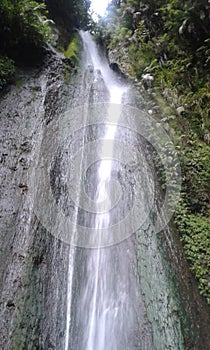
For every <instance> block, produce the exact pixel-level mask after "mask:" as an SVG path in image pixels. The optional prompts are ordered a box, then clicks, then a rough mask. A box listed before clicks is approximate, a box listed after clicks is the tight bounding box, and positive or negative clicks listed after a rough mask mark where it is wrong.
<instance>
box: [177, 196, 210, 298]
mask: <svg viewBox="0 0 210 350" xmlns="http://www.w3.org/2000/svg"><path fill="white" fill-rule="evenodd" d="M175 223H176V225H177V227H178V229H179V232H180V234H181V240H182V242H183V244H184V250H185V253H186V257H187V259H188V260H189V262H190V268H191V271H192V272H193V273H194V274H195V276H196V278H197V279H198V282H199V288H200V290H201V294H202V295H203V296H204V297H206V299H207V302H208V303H209V304H210V235H209V232H210V222H209V219H207V218H203V217H199V216H197V215H194V214H191V213H190V211H189V208H188V207H187V206H186V204H185V201H182V202H181V203H180V205H179V207H178V208H177V210H176V215H175Z"/></svg>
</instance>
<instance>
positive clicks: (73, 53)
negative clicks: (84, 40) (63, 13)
mask: <svg viewBox="0 0 210 350" xmlns="http://www.w3.org/2000/svg"><path fill="white" fill-rule="evenodd" d="M78 53H79V37H78V34H76V35H75V36H74V37H73V39H72V40H71V42H70V43H69V45H68V47H67V50H66V51H65V53H64V55H65V57H66V58H68V59H69V60H70V61H71V63H72V64H74V65H75V64H76V63H77V61H78Z"/></svg>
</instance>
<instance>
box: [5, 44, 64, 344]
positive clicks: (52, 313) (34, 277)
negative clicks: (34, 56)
mask: <svg viewBox="0 0 210 350" xmlns="http://www.w3.org/2000/svg"><path fill="white" fill-rule="evenodd" d="M68 69H69V67H68V63H67V62H65V59H64V57H63V56H62V55H58V54H57V53H55V52H54V51H53V50H52V49H48V52H47V55H46V57H45V63H44V65H43V66H39V67H37V68H33V69H32V68H31V69H30V68H28V69H26V70H23V69H22V70H19V72H18V73H17V77H16V84H15V85H13V86H11V87H10V88H9V91H8V92H7V93H5V94H4V95H3V97H2V99H1V101H0V140H1V141H0V143H1V145H0V177H1V186H0V227H1V238H0V250H1V252H0V256H1V258H0V259H1V263H0V296H1V299H0V300H1V301H0V329H1V332H0V348H1V349H4V350H12V349H13V350H17V349H18V350H20V349H39V350H41V349H52V350H53V349H58V348H59V349H61V348H62V347H63V345H62V344H63V341H64V336H63V334H64V330H65V313H64V314H63V312H62V310H65V303H66V283H67V282H66V273H67V272H66V270H67V267H68V246H67V245H65V244H63V243H62V242H60V241H59V240H56V239H55V238H54V237H53V236H51V235H50V233H48V232H47V231H46V230H45V229H44V227H42V225H41V224H40V222H39V220H38V219H37V217H36V215H35V214H34V212H33V204H34V203H33V195H34V196H35V195H36V189H35V188H34V193H33V191H32V192H31V191H30V192H29V191H28V189H29V183H30V178H31V174H32V170H33V169H32V163H33V160H34V157H35V155H36V154H38V153H39V149H40V144H41V140H42V133H43V130H44V127H45V125H46V124H48V123H50V121H51V120H53V119H54V118H57V116H58V115H59V113H62V112H63V111H64V110H65V108H66V103H67V100H68V98H67V95H68V87H67V85H66V83H65V80H66V78H67V75H68V74H70V73H69V71H68ZM61 313H62V317H60V315H61Z"/></svg>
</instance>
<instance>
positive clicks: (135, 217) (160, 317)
mask: <svg viewBox="0 0 210 350" xmlns="http://www.w3.org/2000/svg"><path fill="white" fill-rule="evenodd" d="M80 35H81V38H82V42H83V59H82V60H81V71H80V73H78V75H77V79H78V81H77V84H74V85H76V88H75V86H74V95H73V99H71V101H70V105H69V108H70V112H69V113H68V114H67V118H66V117H65V118H66V119H65V118H64V120H65V122H66V123H67V126H68V127H66V124H65V123H64V122H62V123H63V125H64V126H65V127H62V128H61V131H62V137H61V138H62V140H63V139H65V138H64V137H63V134H65V132H67V133H68V132H70V133H71V135H73V136H71V137H70V141H69V142H66V145H65V146H64V147H63V146H62V147H63V151H62V152H63V156H62V157H63V158H62V157H61V156H60V153H58V154H59V156H58V157H57V159H58V163H59V164H60V165H59V166H58V165H56V162H55V165H56V166H55V169H54V170H53V171H54V173H56V169H57V168H59V169H61V170H62V173H63V174H64V175H62V174H61V175H60V173H59V174H58V178H59V179H58V181H57V180H54V182H53V183H52V188H56V187H59V186H60V187H59V191H57V192H55V193H54V195H55V196H57V193H60V195H59V196H58V198H59V205H60V207H61V208H62V209H63V212H64V214H65V216H66V217H68V218H69V217H70V218H71V219H73V222H74V223H75V225H73V226H72V225H71V230H69V232H70V237H68V238H67V236H68V235H67V236H65V235H64V240H66V241H67V242H68V243H72V244H71V245H70V255H69V272H68V290H67V308H66V329H65V345H64V349H65V350H153V349H157V350H170V349H174V350H185V349H186V342H189V339H190V337H191V335H189V332H190V330H189V329H188V328H187V324H188V323H187V322H188V321H187V317H188V316H187V315H186V313H185V311H184V308H183V305H182V299H181V296H180V293H179V291H178V289H177V283H180V284H181V283H183V281H179V282H178V279H179V276H178V275H179V274H178V275H176V274H175V272H174V271H175V270H176V269H177V267H176V266H175V268H174V269H173V268H172V265H171V263H170V262H169V261H168V260H167V259H168V258H167V256H168V255H167V254H168V250H169V251H170V253H169V256H170V258H171V257H172V260H174V261H176V265H177V266H178V265H179V263H178V262H177V256H178V253H177V251H176V244H175V243H174V239H173V235H172V234H171V231H170V230H169V229H168V228H165V229H163V226H164V225H163V222H168V221H169V220H170V217H169V218H168V217H167V215H169V214H170V210H168V208H167V207H166V206H165V207H164V205H165V203H167V201H164V200H162V193H161V192H160V191H159V190H158V186H156V184H157V181H156V175H154V164H153V165H151V164H152V161H151V145H153V146H154V149H155V151H156V154H158V155H159V156H160V155H161V157H160V158H161V161H162V162H163V164H164V166H165V168H166V169H167V166H168V169H170V166H171V164H172V165H173V166H172V168H171V169H170V171H168V173H167V172H166V180H167V181H169V184H170V178H172V180H173V179H174V178H175V177H176V178H178V175H176V171H177V170H176V169H177V168H178V167H177V164H176V163H173V162H172V163H171V159H172V160H173V157H172V158H171V157H168V156H167V152H168V151H169V148H170V146H169V145H170V142H169V139H168V135H167V134H166V133H165V131H164V132H161V131H160V130H161V128H160V124H159V123H157V124H155V126H154V125H153V121H152V120H150V119H149V116H148V115H146V116H145V115H144V114H143V115H142V113H139V110H137V109H135V108H132V107H131V105H134V106H135V99H134V100H132V91H131V89H130V87H129V86H128V85H126V84H125V83H124V82H122V80H121V78H119V77H117V75H116V74H115V73H114V72H113V71H112V70H111V69H110V68H109V65H108V63H107V61H106V59H105V58H104V56H103V55H102V54H100V52H99V51H98V49H97V46H96V44H95V43H94V41H93V40H92V38H91V35H90V34H89V33H86V32H81V33H80ZM78 106H79V107H78ZM78 120H79V121H78ZM51 128H52V127H51ZM69 129H70V131H69ZM72 130H74V131H72ZM52 135H54V134H52ZM141 135H143V136H141ZM145 140H149V142H148V143H147V142H146V141H145ZM148 144H149V146H148ZM166 144H167V147H169V148H167V149H166V151H165V145H166ZM79 150H81V153H79V156H78V155H77V153H78V152H79ZM86 151H87V152H86ZM172 151H173V150H172ZM56 152H57V151H56ZM165 152H166V153H165ZM172 153H173V152H171V154H172ZM69 154H70V155H71V162H69V158H68V156H69ZM75 159H76V160H77V161H76V162H75V164H76V165H73V164H72V163H73V161H74V160H75ZM167 159H169V163H168V164H167ZM69 167H70V170H68V168H69ZM174 169H175V170H174ZM174 171H175V173H174ZM65 173H67V175H65ZM72 174H73V176H75V178H76V179H75V180H74V181H73V180H72V177H71V176H72ZM66 179H67V180H68V179H70V180H71V181H70V191H69V192H70V195H71V196H73V200H71V199H70V200H69V199H68V196H67V195H68V188H69V187H68V186H66ZM56 181H57V182H56ZM72 181H73V185H71V182H72ZM58 185H59V186H58ZM156 187H157V188H156ZM168 187H169V188H174V182H173V186H168ZM178 188H179V186H178ZM75 189H77V190H75ZM167 191H168V190H166V193H165V194H166V197H167V198H170V200H171V203H172V204H173V200H174V198H175V197H173V196H171V194H170V190H169V192H167ZM66 193H67V195H66ZM47 200H48V197H47ZM86 202H87V203H88V205H86ZM175 202H176V200H175ZM42 207H43V206H42ZM162 207H163V208H164V210H162ZM169 209H170V208H169ZM50 210H51V209H50ZM161 210H162V211H161ZM40 215H41V214H40ZM51 217H52V214H51ZM56 220H57V221H56V222H58V225H57V226H56V222H55V225H54V226H55V230H54V232H55V235H56V232H57V230H58V231H59V229H60V228H61V227H62V225H60V221H61V220H63V217H62V216H61V215H58V216H57V219H56ZM63 223H65V224H66V221H64V222H63ZM161 229H163V230H162V231H161ZM51 231H53V227H52V226H51ZM160 231H161V234H160ZM134 232H135V233H136V234H135V235H132V233H134ZM193 349H194V348H193Z"/></svg>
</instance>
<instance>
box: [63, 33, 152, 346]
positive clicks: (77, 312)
mask: <svg viewBox="0 0 210 350" xmlns="http://www.w3.org/2000/svg"><path fill="white" fill-rule="evenodd" d="M80 35H81V37H82V40H83V45H84V51H85V54H86V61H85V67H84V69H88V67H89V68H90V65H91V66H92V67H93V71H94V72H99V71H100V74H101V76H102V78H103V81H104V84H105V86H106V88H107V89H108V92H109V101H108V102H109V108H108V112H107V124H106V131H105V134H104V142H103V141H102V143H101V154H100V158H101V162H100V166H99V167H98V177H97V178H98V182H97V183H96V184H95V188H96V190H95V191H96V195H95V198H96V199H95V200H96V205H98V206H100V215H96V217H95V229H96V230H97V231H98V235H99V237H100V235H102V234H103V233H102V232H103V230H102V228H103V227H107V226H109V221H110V214H109V210H107V208H109V209H110V208H111V207H112V205H113V203H112V202H113V198H112V193H111V191H110V189H109V183H110V181H111V172H112V158H113V147H114V140H115V133H116V130H117V122H118V118H119V117H120V113H121V109H122V106H121V102H122V97H123V94H124V93H125V92H126V90H127V87H126V86H125V85H120V83H119V82H118V81H117V79H116V76H115V74H114V73H113V72H112V70H111V69H110V68H109V65H108V63H107V61H106V60H105V59H103V58H102V57H101V56H100V54H99V52H98V49H97V47H96V44H95V43H94V41H93V40H92V38H91V35H90V34H89V33H87V32H81V33H80ZM107 140H109V143H108V146H107V142H106V141H107ZM107 147H109V149H107ZM107 155H108V156H107ZM101 239H102V237H101ZM99 241H100V240H99ZM82 249H83V251H79V252H78V251H77V248H72V249H71V252H70V265H71V266H69V281H68V302H67V320H66V339H65V350H122V349H123V350H126V349H137V348H139V346H140V343H139V342H141V341H142V342H143V343H142V345H141V346H142V349H144V350H146V349H148V348H147V347H146V346H147V345H148V344H150V345H149V346H150V350H152V345H151V339H150V335H148V337H146V340H145V336H144V337H142V335H141V334H140V328H141V329H144V330H145V329H147V328H148V325H147V321H146V318H145V315H144V308H143V305H142V302H141V296H140V287H139V285H138V283H139V282H138V280H137V277H136V276H135V273H136V272H135V262H134V261H135V252H134V244H133V242H132V240H131V241H129V242H128V243H123V244H122V246H121V245H119V246H114V247H108V248H96V249H86V252H84V250H85V249H84V248H82ZM80 254H81V255H82V256H83V261H82V264H83V266H82V267H80V268H78V269H81V272H80V273H79V274H78V275H75V272H74V271H75V269H76V267H75V266H74V265H75V264H76V259H77V258H76V257H77V256H78V255H80ZM133 260H134V261H133ZM78 278H79V279H80V280H82V281H80V282H78V281H77V282H75V280H76V279H78ZM78 283H79V285H80V287H79V289H78V290H77V293H76V294H77V295H76V296H75V294H74V292H73V291H72V290H73V289H74V287H73V286H74V284H78ZM131 285H132V287H131ZM137 310H138V311H137ZM77 333H78V334H77ZM135 333H136V334H138V335H136V336H134V334H135ZM75 334H77V335H76V336H75ZM72 337H73V338H75V339H76V340H74V339H72ZM138 337H140V338H142V340H138ZM131 338H133V339H131ZM135 344H136V345H135ZM146 344H147V345H146ZM136 346H137V347H136Z"/></svg>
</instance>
